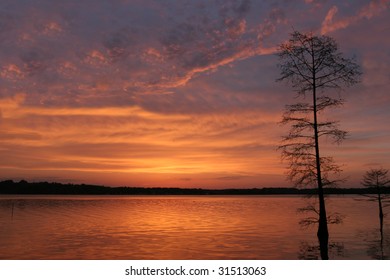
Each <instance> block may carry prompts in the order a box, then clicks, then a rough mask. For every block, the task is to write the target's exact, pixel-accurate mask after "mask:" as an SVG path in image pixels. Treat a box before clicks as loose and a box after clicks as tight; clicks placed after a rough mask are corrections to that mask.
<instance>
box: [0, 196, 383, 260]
mask: <svg viewBox="0 0 390 280" xmlns="http://www.w3.org/2000/svg"><path fill="white" fill-rule="evenodd" d="M331 201H332V202H331V203H329V206H330V209H331V210H332V208H333V209H336V210H337V211H338V212H343V214H345V215H346V218H345V221H344V223H343V224H342V225H337V226H331V227H330V234H331V239H332V238H333V239H334V240H335V242H333V241H332V240H331V241H332V242H333V243H334V244H338V245H337V246H338V247H335V248H336V249H334V252H335V253H334V254H333V258H346V259H369V258H371V257H370V255H369V254H368V253H367V250H368V249H367V248H368V245H367V244H368V243H369V242H368V241H367V242H366V243H367V244H366V243H365V242H361V240H360V238H361V235H362V234H363V235H364V232H365V231H367V228H369V229H372V230H375V227H376V226H377V225H376V224H375V217H376V216H375V208H374V207H372V205H370V204H367V205H366V204H359V205H357V202H356V201H354V200H353V199H352V198H350V197H335V198H334V199H332V200H331ZM304 203H305V201H304V200H303V199H302V198H300V197H296V196H135V197H134V196H118V197H117V196H24V197H22V196H0V222H1V224H2V226H1V228H0V259H298V258H316V254H317V253H318V252H317V251H316V246H317V243H316V235H315V232H316V229H315V227H314V228H309V229H308V230H302V229H300V227H299V225H298V222H299V220H300V219H301V218H302V217H301V216H300V215H299V214H297V213H296V209H297V208H298V207H302V205H303V204H304ZM359 203H361V202H359ZM358 206H359V207H358ZM374 236H375V233H374ZM371 241H372V240H371ZM332 242H331V244H333V243H332ZM365 246H366V247H365ZM337 250H338V251H337ZM340 250H341V251H342V252H341V253H340V252H339V251H340ZM317 256H318V255H317Z"/></svg>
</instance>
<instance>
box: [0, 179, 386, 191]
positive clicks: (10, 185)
mask: <svg viewBox="0 0 390 280" xmlns="http://www.w3.org/2000/svg"><path fill="white" fill-rule="evenodd" d="M315 193H316V189H296V188H252V189H222V190H210V189H201V188H192V189H185V188H140V187H106V186H97V185H85V184H62V183H49V182H39V183H29V182H27V181H24V180H22V181H20V182H14V181H12V180H7V181H2V182H0V194H80V195H88V194H89V195H280V194H286V195H287V194H288V195H291V194H295V195H305V194H315ZM325 193H327V194H369V193H375V189H373V188H327V189H325ZM382 193H389V194H390V188H384V189H383V192H382Z"/></svg>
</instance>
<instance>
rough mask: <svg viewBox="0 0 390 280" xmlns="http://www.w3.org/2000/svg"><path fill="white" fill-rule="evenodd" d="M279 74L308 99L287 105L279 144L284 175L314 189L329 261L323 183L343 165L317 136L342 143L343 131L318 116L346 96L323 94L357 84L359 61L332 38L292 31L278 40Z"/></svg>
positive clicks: (323, 248) (324, 251)
mask: <svg viewBox="0 0 390 280" xmlns="http://www.w3.org/2000/svg"><path fill="white" fill-rule="evenodd" d="M278 56H279V59H280V61H281V63H280V64H279V65H278V66H279V68H280V71H281V76H280V78H279V79H278V80H277V81H287V82H289V83H290V84H291V86H292V88H293V89H294V90H295V91H296V92H297V93H298V97H302V98H303V99H304V100H305V99H306V98H307V97H308V99H309V101H308V102H298V103H296V104H293V105H287V106H286V111H285V113H284V115H283V120H282V123H283V124H290V125H291V129H290V131H289V133H288V134H287V135H286V136H285V137H284V138H283V142H282V145H280V146H279V148H280V149H281V151H282V158H283V159H285V160H287V161H288V162H289V172H288V178H289V179H290V180H291V181H292V182H293V183H294V185H295V186H296V187H302V186H303V187H315V186H316V187H317V189H318V201H319V210H318V217H319V218H318V231H317V236H318V240H319V242H320V247H321V257H322V259H328V252H327V251H328V239H329V232H328V222H327V214H326V207H325V200H324V191H323V187H325V186H328V185H331V184H335V183H337V181H335V180H332V179H331V176H330V175H332V174H335V173H336V174H338V173H340V172H341V169H340V167H339V166H338V165H336V164H335V163H334V161H333V158H332V157H324V156H321V155H320V141H319V140H320V138H322V137H327V138H331V139H333V141H334V142H336V143H340V142H341V141H342V140H343V139H345V138H346V136H347V132H345V131H343V130H340V129H339V128H338V122H337V121H332V120H327V119H325V120H320V119H319V116H320V115H321V114H323V113H324V111H325V110H326V109H329V108H334V107H338V106H341V105H342V104H343V103H344V100H343V99H341V98H340V97H339V94H336V96H335V97H333V96H330V95H327V94H326V93H327V92H328V90H335V91H336V92H337V93H339V92H340V90H341V89H343V88H344V87H348V86H351V85H354V84H356V83H357V82H359V77H360V75H361V72H360V68H359V65H358V64H357V63H355V62H354V60H353V59H347V58H344V57H343V55H342V54H341V53H340V52H338V47H337V44H336V42H335V40H334V39H332V38H331V37H328V36H316V35H314V34H312V33H305V34H303V33H300V32H298V31H295V32H293V33H292V34H291V38H290V39H289V41H288V42H286V43H283V44H281V46H280V48H279V52H278Z"/></svg>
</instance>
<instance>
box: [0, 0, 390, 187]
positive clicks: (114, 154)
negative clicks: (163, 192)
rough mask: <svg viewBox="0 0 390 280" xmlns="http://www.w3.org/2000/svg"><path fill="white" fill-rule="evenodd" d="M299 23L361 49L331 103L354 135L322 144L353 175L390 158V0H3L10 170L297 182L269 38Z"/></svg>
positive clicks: (131, 182)
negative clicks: (284, 151) (358, 72)
mask: <svg viewBox="0 0 390 280" xmlns="http://www.w3.org/2000/svg"><path fill="white" fill-rule="evenodd" d="M294 30H298V31H301V32H313V33H314V34H316V35H327V36H331V37H333V38H334V39H335V40H336V41H337V43H338V46H339V50H340V51H341V52H342V53H343V54H344V55H345V56H346V57H355V59H356V61H357V62H358V63H359V64H360V65H361V69H362V72H363V75H362V78H361V83H360V84H358V85H356V86H354V87H351V88H347V89H345V91H343V92H342V93H329V94H341V95H342V97H343V98H344V99H345V100H346V103H345V105H344V106H343V107H342V108H339V109H337V110H333V111H331V112H329V113H328V115H324V116H323V118H332V119H335V120H339V121H340V127H341V128H342V129H344V130H347V131H348V132H349V136H348V139H347V140H345V141H344V142H343V143H342V144H341V145H336V146H334V145H330V143H327V142H326V141H324V142H323V143H322V144H321V145H322V153H323V155H329V156H333V157H334V159H335V161H336V162H337V163H338V164H340V165H341V166H342V169H343V170H344V172H343V176H344V177H346V178H347V181H346V183H345V186H349V187H358V186H359V184H360V183H359V182H360V180H361V177H362V176H363V174H364V173H365V172H366V171H367V170H369V169H370V168H380V167H383V168H390V164H389V159H390V125H389V121H390V110H389V108H390V36H389V35H390V0H376V1H369V0H366V1H363V0H356V1H333V0H270V1H260V0H258V1H256V0H191V1H189V0H182V1H179V0H164V1H162V0H160V1H158V0H83V1H80V0H77V1H76V0H68V1H59V0H58V1H57V0H54V1H53V0H34V1H31V0H2V1H1V3H0V180H7V179H11V180H16V181H17V180H21V179H25V180H28V181H50V182H54V181H55V182H64V183H90V184H100V185H109V186H142V187H197V188H198V187H199V188H241V187H243V188H252V187H286V186H291V183H290V182H288V181H286V174H285V173H286V171H287V170H286V167H287V163H286V162H283V161H282V160H281V156H280V151H278V150H277V146H278V145H280V143H281V142H280V141H281V139H282V136H283V135H284V134H286V132H287V131H288V127H286V126H282V125H280V121H281V119H282V114H283V111H284V108H285V105H287V104H292V103H295V102H297V96H296V94H295V93H294V92H293V91H292V89H291V88H290V87H289V86H288V85H287V84H285V83H277V82H276V79H277V78H278V77H279V69H278V67H277V64H278V63H280V61H279V60H278V57H277V56H276V55H275V53H276V51H277V48H278V46H279V45H280V44H281V43H283V42H285V41H286V40H287V39H288V38H289V34H291V32H293V31H294ZM298 101H299V100H298Z"/></svg>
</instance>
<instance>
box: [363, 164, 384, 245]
mask: <svg viewBox="0 0 390 280" xmlns="http://www.w3.org/2000/svg"><path fill="white" fill-rule="evenodd" d="M388 173H389V170H387V169H383V168H380V169H371V170H369V171H367V172H366V174H365V175H364V176H363V180H362V185H363V186H365V187H367V188H373V190H374V193H372V194H362V195H363V196H365V197H367V200H368V201H373V202H377V203H378V209H379V224H380V233H381V241H382V240H383V218H384V216H385V214H384V211H383V208H384V207H388V206H390V195H389V194H386V193H384V190H385V188H386V187H390V179H389V177H388V175H387V174H388Z"/></svg>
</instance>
